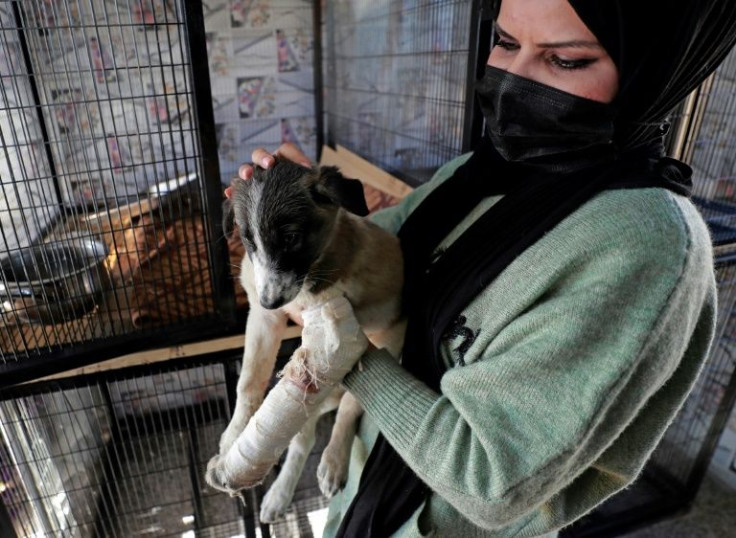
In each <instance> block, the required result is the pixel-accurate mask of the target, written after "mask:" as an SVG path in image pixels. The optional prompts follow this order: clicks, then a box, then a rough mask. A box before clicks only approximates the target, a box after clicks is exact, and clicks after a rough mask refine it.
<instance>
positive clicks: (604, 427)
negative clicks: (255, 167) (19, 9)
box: [240, 0, 736, 537]
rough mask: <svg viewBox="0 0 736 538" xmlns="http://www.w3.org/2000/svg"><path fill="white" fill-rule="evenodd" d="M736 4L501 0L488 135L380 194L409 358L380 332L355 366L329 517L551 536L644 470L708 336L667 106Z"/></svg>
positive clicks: (408, 528) (405, 527) (338, 530)
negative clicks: (394, 252) (425, 180)
mask: <svg viewBox="0 0 736 538" xmlns="http://www.w3.org/2000/svg"><path fill="white" fill-rule="evenodd" d="M642 4H647V7H644V8H643V7H641V5H642ZM733 4H734V3H733V2H731V0H718V1H717V0H713V1H706V2H703V1H699V2H692V1H688V0H682V1H680V2H673V1H672V0H656V1H654V0H653V1H650V2H646V3H645V2H640V1H637V2H634V1H633V0H610V1H605V0H601V1H597V2H592V1H585V0H570V1H569V2H568V1H565V0H503V2H502V3H501V5H500V11H499V12H498V17H497V27H496V30H497V31H496V35H497V41H496V43H495V46H494V48H493V51H492V53H491V55H490V58H489V59H488V66H489V67H488V68H487V72H486V75H485V77H484V78H483V80H481V81H480V83H479V86H478V97H479V101H480V103H481V107H482V109H483V112H484V117H485V120H486V132H487V134H488V138H487V140H485V141H484V142H483V144H482V147H481V148H478V149H477V150H476V151H475V152H474V153H473V154H472V155H466V156H463V157H460V158H458V159H456V160H454V161H452V162H450V163H448V164H447V165H445V166H444V167H443V168H442V169H440V170H439V171H438V172H437V174H436V176H435V178H434V179H433V180H432V181H431V182H430V183H429V184H427V185H424V186H422V187H420V188H419V189H417V190H416V191H415V192H414V193H412V195H410V196H409V197H408V198H407V199H406V200H404V201H403V203H402V204H400V205H399V206H397V207H395V208H391V209H389V210H385V211H383V212H380V213H379V214H377V215H375V222H377V223H378V224H379V225H381V226H383V227H385V228H386V229H388V230H390V231H392V232H395V233H397V234H398V235H399V237H400V238H401V241H402V248H403V250H404V256H405V265H406V269H405V271H406V282H407V284H406V287H407V290H406V294H405V305H406V310H407V313H408V316H409V328H408V331H407V337H406V343H405V347H404V351H403V355H402V364H401V365H398V364H396V363H395V362H394V361H393V360H392V359H391V358H390V357H389V356H388V354H387V353H386V352H385V351H383V350H371V351H369V352H368V353H366V354H365V355H364V356H363V357H362V360H361V365H362V367H361V368H360V369H357V368H356V369H354V370H353V371H352V372H351V373H349V374H348V375H347V376H346V377H345V379H344V385H345V386H346V387H347V388H348V389H349V390H350V391H351V392H352V393H353V395H355V396H356V398H357V399H358V400H359V401H360V403H361V404H362V406H363V408H364V409H365V415H364V417H363V420H362V422H361V426H360V431H359V433H358V436H357V437H356V440H355V443H354V445H353V453H352V457H351V468H350V477H349V481H348V484H347V485H346V487H345V489H344V490H343V491H342V492H341V493H340V494H339V495H337V496H336V497H335V498H334V499H333V500H332V503H331V505H330V514H329V518H328V524H327V528H326V530H325V535H326V536H333V535H338V536H376V537H383V536H391V535H394V536H418V535H428V534H431V533H434V535H436V536H463V537H465V536H525V537H526V536H541V535H547V534H549V535H551V536H554V535H555V534H556V531H557V530H558V529H560V528H562V527H563V526H565V525H567V524H569V523H570V522H572V521H574V520H576V519H577V518H579V517H580V516H582V515H583V514H585V513H587V512H588V511H590V510H591V509H593V508H594V507H595V506H596V505H598V504H599V503H600V502H602V501H603V500H604V499H606V498H607V497H609V496H610V495H612V494H613V493H615V492H617V491H619V490H621V489H622V488H624V487H625V486H627V485H628V484H630V483H631V482H632V481H633V480H634V479H635V478H636V476H637V475H638V473H639V472H640V471H641V469H642V467H643V465H644V463H645V461H646V460H647V458H648V457H649V455H650V454H651V452H652V450H653V449H654V447H655V446H656V444H657V443H658V441H659V440H660V439H661V437H662V435H663V433H664V431H665V429H666V427H667V425H668V424H669V423H670V422H671V420H672V418H673V417H674V415H675V413H676V412H677V410H678V408H679V407H680V406H681V405H682V403H683V401H684V399H685V397H686V396H687V394H688V392H689V391H690V390H691V388H692V386H693V383H694V381H695V379H696V377H697V374H698V372H699V371H700V368H701V366H702V364H703V361H704V360H705V358H706V356H707V354H708V349H709V345H710V342H711V340H712V337H713V329H714V317H715V301H716V288H715V279H714V274H713V264H712V261H713V260H712V251H711V245H710V238H709V235H708V231H707V229H706V227H705V224H704V222H703V220H702V219H701V217H700V216H699V214H698V212H697V211H696V209H695V207H694V206H693V205H692V204H691V202H690V201H689V200H688V197H687V195H688V193H689V187H690V174H691V171H690V169H689V168H688V167H687V166H685V165H683V164H682V163H679V162H677V161H674V160H672V159H667V158H664V157H663V137H664V134H665V133H666V129H665V127H664V126H665V123H664V119H665V117H666V114H667V113H668V112H669V111H670V110H671V109H672V107H673V106H674V105H675V104H676V103H677V102H679V101H680V100H681V99H682V98H683V97H684V96H686V95H687V94H688V93H689V92H690V91H692V90H693V89H694V88H695V87H696V86H697V85H698V84H699V83H700V82H702V81H703V80H704V78H705V77H706V76H707V75H708V74H709V73H710V72H712V70H713V69H715V67H716V65H717V64H718V63H719V62H720V61H721V60H722V59H723V57H724V56H725V54H726V53H727V51H728V50H729V49H730V47H731V45H732V44H733V42H734V38H735V37H734V27H735V26H736V25H735V24H734V21H735V20H736V7H735V6H734V5H733ZM655 15H656V16H655ZM280 153H281V155H282V156H284V157H286V158H290V159H293V160H295V161H297V162H303V163H304V164H308V161H307V160H306V159H305V157H304V156H303V155H301V154H300V153H298V152H297V151H296V150H295V149H294V148H293V147H292V146H284V147H282V148H281V149H280ZM253 158H254V162H256V163H259V164H262V165H264V166H270V165H271V164H272V163H273V157H271V156H270V155H269V154H267V153H266V152H265V151H263V150H259V151H256V152H255V153H254V155H253ZM251 173H252V169H251V168H250V166H244V167H242V168H241V171H240V175H241V177H242V178H243V179H247V178H248V177H250V175H251ZM438 215H442V217H443V218H442V219H438V218H437V216H438ZM379 432H380V433H379Z"/></svg>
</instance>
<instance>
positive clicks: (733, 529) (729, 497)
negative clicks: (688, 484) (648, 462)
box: [625, 477, 736, 538]
mask: <svg viewBox="0 0 736 538" xmlns="http://www.w3.org/2000/svg"><path fill="white" fill-rule="evenodd" d="M625 536H626V538H731V537H736V490H733V489H729V488H727V487H725V486H724V485H722V484H721V483H720V482H718V481H717V480H716V479H713V478H710V477H706V479H705V481H704V482H703V485H702V487H701V488H700V492H699V493H698V496H697V498H696V499H695V503H694V504H693V508H692V510H691V511H690V512H689V513H688V514H686V515H684V516H681V517H679V518H676V519H671V520H667V521H663V522H661V523H658V524H656V525H653V526H651V527H647V528H645V529H641V530H639V531H636V532H633V533H630V534H626V535H625Z"/></svg>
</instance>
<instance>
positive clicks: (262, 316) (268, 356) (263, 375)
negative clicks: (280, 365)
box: [220, 301, 287, 455]
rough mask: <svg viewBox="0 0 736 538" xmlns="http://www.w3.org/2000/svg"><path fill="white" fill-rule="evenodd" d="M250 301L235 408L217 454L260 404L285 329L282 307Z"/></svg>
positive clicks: (237, 432) (221, 438)
mask: <svg viewBox="0 0 736 538" xmlns="http://www.w3.org/2000/svg"><path fill="white" fill-rule="evenodd" d="M250 305H251V306H250V311H249V313H248V321H247V323H246V329H245V347H244V349H243V364H242V366H241V370H240V378H238V385H237V398H236V400H235V410H234V411H233V417H232V419H231V420H230V424H228V426H227V428H226V429H225V432H224V433H223V434H222V436H221V437H220V454H223V455H224V454H225V453H226V452H227V451H228V449H229V448H230V447H231V446H232V444H233V443H234V442H235V440H236V439H237V438H238V436H239V435H240V433H241V432H242V431H243V430H244V429H245V426H246V424H248V421H249V420H250V417H251V416H253V413H255V412H256V410H257V409H258V408H259V407H260V405H261V402H262V401H263V396H264V394H265V392H266V387H267V386H268V382H269V381H270V379H271V377H272V375H273V369H274V365H275V363H276V355H277V354H278V351H279V346H280V345H281V339H282V338H283V336H284V330H285V329H286V322H287V318H286V314H284V313H283V312H282V311H280V310H266V309H265V308H263V307H261V306H260V305H259V304H258V302H257V301H252V302H251V303H250Z"/></svg>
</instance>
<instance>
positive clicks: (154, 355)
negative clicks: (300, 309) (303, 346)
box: [28, 326, 301, 383]
mask: <svg viewBox="0 0 736 538" xmlns="http://www.w3.org/2000/svg"><path fill="white" fill-rule="evenodd" d="M300 335H301V327H298V326H291V327H289V328H287V329H286V334H285V335H284V339H285V340H287V339H289V338H297V337H299V336H300ZM243 344H244V339H243V335H242V334H238V335H235V336H227V337H225V338H215V339H213V340H206V341H204V342H195V343H193V344H186V345H181V346H170V347H165V348H158V349H149V350H148V351H141V352H138V353H131V354H129V355H123V356H120V357H116V358H114V359H110V360H107V361H102V362H97V363H95V364H90V365H88V366H83V367H81V368H75V369H74V370H68V371H66V372H61V373H59V374H55V375H51V376H48V377H44V378H41V379H34V380H33V381H29V382H28V383H37V382H39V381H49V380H51V379H62V378H66V377H73V376H78V375H86V374H96V373H99V372H106V371H109V370H119V369H121V368H128V367H130V366H140V365H142V364H155V363H158V362H164V361H168V360H172V359H183V358H188V357H196V356H198V355H206V354H208V353H215V352H217V351H227V350H229V349H238V348H242V347H243Z"/></svg>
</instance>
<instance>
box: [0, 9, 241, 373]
mask: <svg viewBox="0 0 736 538" xmlns="http://www.w3.org/2000/svg"><path fill="white" fill-rule="evenodd" d="M206 66H207V56H206V45H205V36H204V29H203V22H202V6H201V4H200V3H199V2H183V1H179V0H166V1H162V2H149V1H130V2H127V1H113V0H69V1H65V2H48V1H45V0H34V1H24V2H20V1H12V2H3V3H0V76H1V77H2V80H3V84H2V87H1V88H0V178H1V181H2V183H1V184H0V223H1V225H2V229H1V231H0V264H1V266H0V301H1V303H0V304H1V305H2V309H1V310H0V350H1V353H2V362H1V364H0V370H2V371H3V372H4V375H16V376H20V377H23V376H24V375H25V377H26V378H27V377H28V374H27V373H26V374H23V373H22V372H23V371H26V372H27V371H28V368H30V367H33V368H38V367H39V365H40V364H41V363H42V362H43V364H46V365H49V364H51V362H50V361H49V360H50V359H51V358H53V357H60V356H63V357H65V360H67V361H69V360H73V361H77V362H81V361H84V360H85V358H84V357H85V352H87V355H89V354H91V353H94V358H95V359H96V360H99V359H100V358H101V357H103V356H104V355H105V353H106V352H107V353H108V354H109V353H115V354H120V353H121V352H122V351H124V350H125V349H134V348H135V347H136V345H139V346H140V345H141V344H143V343H144V342H145V345H147V346H150V345H151V344H152V343H153V341H155V339H156V338H157V337H158V338H159V340H161V341H163V340H164V338H163V337H164V336H165V338H166V340H167V342H166V343H172V342H174V341H176V340H177V339H183V338H193V337H197V336H199V337H201V336H202V335H204V334H206V333H207V331H208V330H210V331H212V330H213V328H216V329H217V330H220V331H221V330H222V323H223V321H228V320H230V319H231V318H232V312H233V307H234V302H233V300H232V294H231V292H230V290H231V285H230V281H229V279H228V274H227V265H226V260H227V244H226V242H225V241H224V240H221V239H220V238H221V231H220V229H221V228H220V220H221V219H220V203H221V197H222V194H221V187H220V181H219V179H220V178H219V173H218V170H217V153H216V147H215V145H214V144H215V142H214V128H213V122H212V109H211V101H210V100H211V98H210V88H209V77H208V76H207V67H206ZM162 327H166V328H167V332H166V333H165V334H164V333H162V332H161V328H162ZM144 337H145V339H144ZM152 339H153V340H152ZM137 343H138V344H137ZM72 346H73V353H71V352H68V351H69V350H71V349H72ZM119 346H122V347H119ZM41 359H43V361H42V360H41ZM86 360H89V358H88V359H86ZM65 366H66V367H69V366H70V364H69V363H68V362H67V364H65ZM38 373H39V371H38V369H36V370H35V374H33V375H35V376H36V377H37V376H38ZM20 377H19V378H20Z"/></svg>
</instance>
